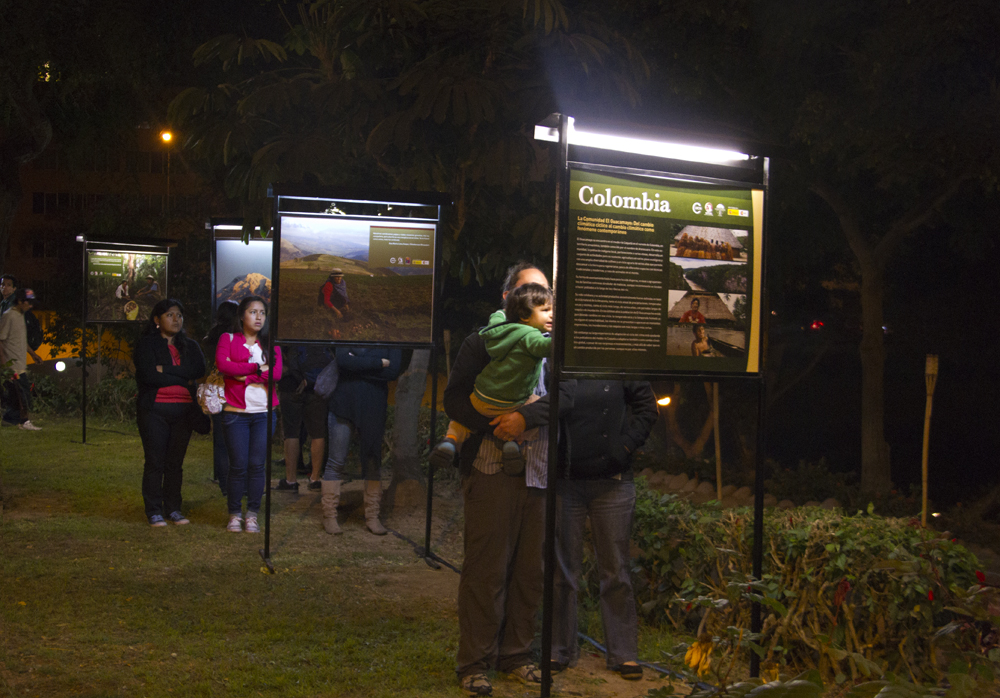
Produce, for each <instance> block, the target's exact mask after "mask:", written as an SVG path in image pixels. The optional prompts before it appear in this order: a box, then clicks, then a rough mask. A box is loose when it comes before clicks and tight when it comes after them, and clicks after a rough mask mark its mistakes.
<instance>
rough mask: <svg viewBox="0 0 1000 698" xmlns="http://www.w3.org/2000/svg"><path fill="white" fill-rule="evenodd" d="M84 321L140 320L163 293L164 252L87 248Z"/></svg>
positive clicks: (165, 266)
mask: <svg viewBox="0 0 1000 698" xmlns="http://www.w3.org/2000/svg"><path fill="white" fill-rule="evenodd" d="M87 274H88V276H87V321H88V322H142V321H145V320H146V319H147V318H148V317H149V311H150V309H152V307H153V306H154V305H156V303H157V302H159V301H160V300H161V299H163V298H166V297H167V255H165V254H137V253H130V252H100V251H96V250H89V251H88V252H87Z"/></svg>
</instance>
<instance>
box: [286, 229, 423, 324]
mask: <svg viewBox="0 0 1000 698" xmlns="http://www.w3.org/2000/svg"><path fill="white" fill-rule="evenodd" d="M434 234H435V225H434V223H425V222H410V221H398V222H397V221H392V220H388V219H387V220H385V221H382V220H373V219H371V218H367V219H360V218H351V217H346V216H295V215H285V216H283V217H282V219H281V228H280V260H281V261H280V265H279V280H280V286H279V289H280V292H279V296H278V317H277V328H276V333H277V336H278V337H279V338H280V339H282V340H285V341H289V340H327V341H329V340H343V341H373V342H375V341H377V342H429V341H430V340H431V305H432V297H433V290H434V284H433V282H434V277H433V270H434V265H433V263H434Z"/></svg>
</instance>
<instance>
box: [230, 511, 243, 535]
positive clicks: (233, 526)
mask: <svg viewBox="0 0 1000 698" xmlns="http://www.w3.org/2000/svg"><path fill="white" fill-rule="evenodd" d="M226 530H227V531H231V532H233V533H241V532H242V531H243V517H242V516H240V515H239V514H233V515H232V516H230V517H229V525H228V526H226Z"/></svg>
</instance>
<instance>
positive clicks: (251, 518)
mask: <svg viewBox="0 0 1000 698" xmlns="http://www.w3.org/2000/svg"><path fill="white" fill-rule="evenodd" d="M246 531H247V533H260V526H258V525H257V515H256V514H247V524H246Z"/></svg>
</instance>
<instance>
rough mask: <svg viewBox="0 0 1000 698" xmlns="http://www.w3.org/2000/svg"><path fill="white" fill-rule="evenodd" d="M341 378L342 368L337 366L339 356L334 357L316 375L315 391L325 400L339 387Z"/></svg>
mask: <svg viewBox="0 0 1000 698" xmlns="http://www.w3.org/2000/svg"><path fill="white" fill-rule="evenodd" d="M339 380H340V368H339V367H338V366H337V357H333V358H332V359H331V360H330V363H328V364H327V365H326V368H324V369H323V370H322V371H320V372H319V375H318V376H317V377H316V385H315V387H313V391H314V392H315V393H316V394H317V395H319V396H320V397H321V398H323V399H324V400H329V399H330V396H331V395H333V391H334V390H336V389H337V382H338V381H339Z"/></svg>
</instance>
